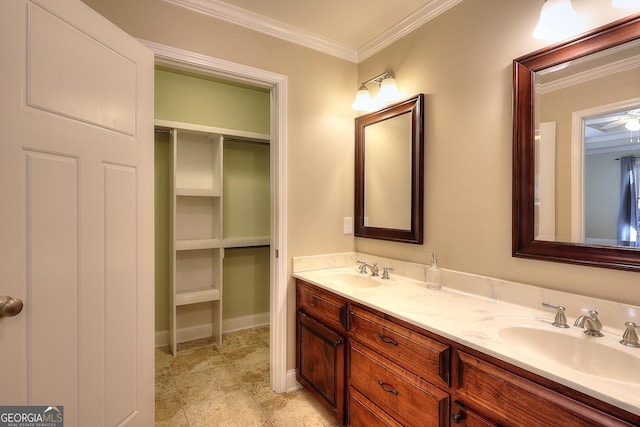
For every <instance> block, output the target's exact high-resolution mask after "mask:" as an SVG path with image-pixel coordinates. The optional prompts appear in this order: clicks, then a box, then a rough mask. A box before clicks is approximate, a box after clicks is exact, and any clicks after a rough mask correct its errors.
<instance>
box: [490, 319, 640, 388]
mask: <svg viewBox="0 0 640 427" xmlns="http://www.w3.org/2000/svg"><path fill="white" fill-rule="evenodd" d="M498 334H499V335H500V338H501V339H502V340H503V341H504V342H505V343H506V344H509V345H512V346H514V347H517V348H519V349H522V350H526V351H527V352H528V353H529V354H531V355H533V356H535V357H536V358H539V359H542V360H547V361H550V362H552V363H556V364H559V365H562V366H564V367H567V368H570V369H574V370H576V371H581V372H585V373H588V374H591V375H596V376H599V377H603V378H607V379H610V380H615V381H624V382H634V383H640V352H638V355H637V356H635V357H634V355H632V354H629V353H626V352H624V351H622V350H618V349H615V348H612V347H609V346H607V345H604V344H601V343H598V341H597V340H598V339H599V338H596V337H588V336H586V335H584V334H581V335H580V336H573V335H567V334H562V333H558V332H555V331H551V330H547V329H538V328H533V327H527V326H511V327H506V328H503V329H501V330H500V331H499V332H498ZM621 348H623V347H621Z"/></svg>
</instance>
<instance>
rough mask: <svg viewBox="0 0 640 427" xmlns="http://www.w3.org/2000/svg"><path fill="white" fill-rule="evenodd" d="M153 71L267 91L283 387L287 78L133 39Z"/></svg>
mask: <svg viewBox="0 0 640 427" xmlns="http://www.w3.org/2000/svg"><path fill="white" fill-rule="evenodd" d="M138 40H139V41H140V42H141V43H142V44H144V45H145V46H147V47H148V48H150V49H151V50H152V51H153V52H154V54H155V63H156V65H164V66H169V67H172V68H176V69H180V70H187V71H193V72H197V73H199V74H205V75H209V76H214V77H218V78H224V79H226V80H230V81H236V82H242V83H247V84H251V85H254V86H257V87H263V88H268V89H269V90H270V92H271V203H270V204H271V260H272V262H271V279H270V282H271V283H270V322H271V338H270V340H271V342H270V363H271V388H272V389H273V390H274V391H275V392H276V393H283V392H285V391H286V387H287V282H288V280H287V227H286V224H287V179H286V178H287V177H286V175H287V167H286V166H287V76H285V75H283V74H278V73H273V72H270V71H266V70H262V69H259V68H255V67H250V66H247V65H242V64H237V63H234V62H230V61H225V60H222V59H217V58H213V57H210V56H206V55H201V54H199V53H195V52H190V51H186V50H182V49H178V48H174V47H171V46H166V45H162V44H158V43H155V42H151V41H148V40H142V39H138Z"/></svg>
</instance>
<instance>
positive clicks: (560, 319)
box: [542, 302, 597, 328]
mask: <svg viewBox="0 0 640 427" xmlns="http://www.w3.org/2000/svg"><path fill="white" fill-rule="evenodd" d="M542 305H543V306H545V307H549V308H553V309H555V310H557V311H556V317H555V318H554V319H553V323H552V325H553V326H555V327H556V328H568V327H569V324H568V323H567V316H565V314H564V311H565V310H566V309H565V308H564V307H563V306H561V305H553V304H551V303H548V302H543V303H542ZM596 314H597V313H596Z"/></svg>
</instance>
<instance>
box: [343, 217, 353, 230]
mask: <svg viewBox="0 0 640 427" xmlns="http://www.w3.org/2000/svg"><path fill="white" fill-rule="evenodd" d="M343 229H344V234H352V233H353V217H350V216H345V217H344V225H343Z"/></svg>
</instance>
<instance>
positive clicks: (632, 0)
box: [611, 0, 640, 9]
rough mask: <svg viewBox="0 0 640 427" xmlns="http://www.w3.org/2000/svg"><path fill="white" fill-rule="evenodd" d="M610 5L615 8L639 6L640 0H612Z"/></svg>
mask: <svg viewBox="0 0 640 427" xmlns="http://www.w3.org/2000/svg"><path fill="white" fill-rule="evenodd" d="M611 6H613V7H615V8H616V9H625V8H627V7H637V6H640V0H613V1H612V2H611Z"/></svg>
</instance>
